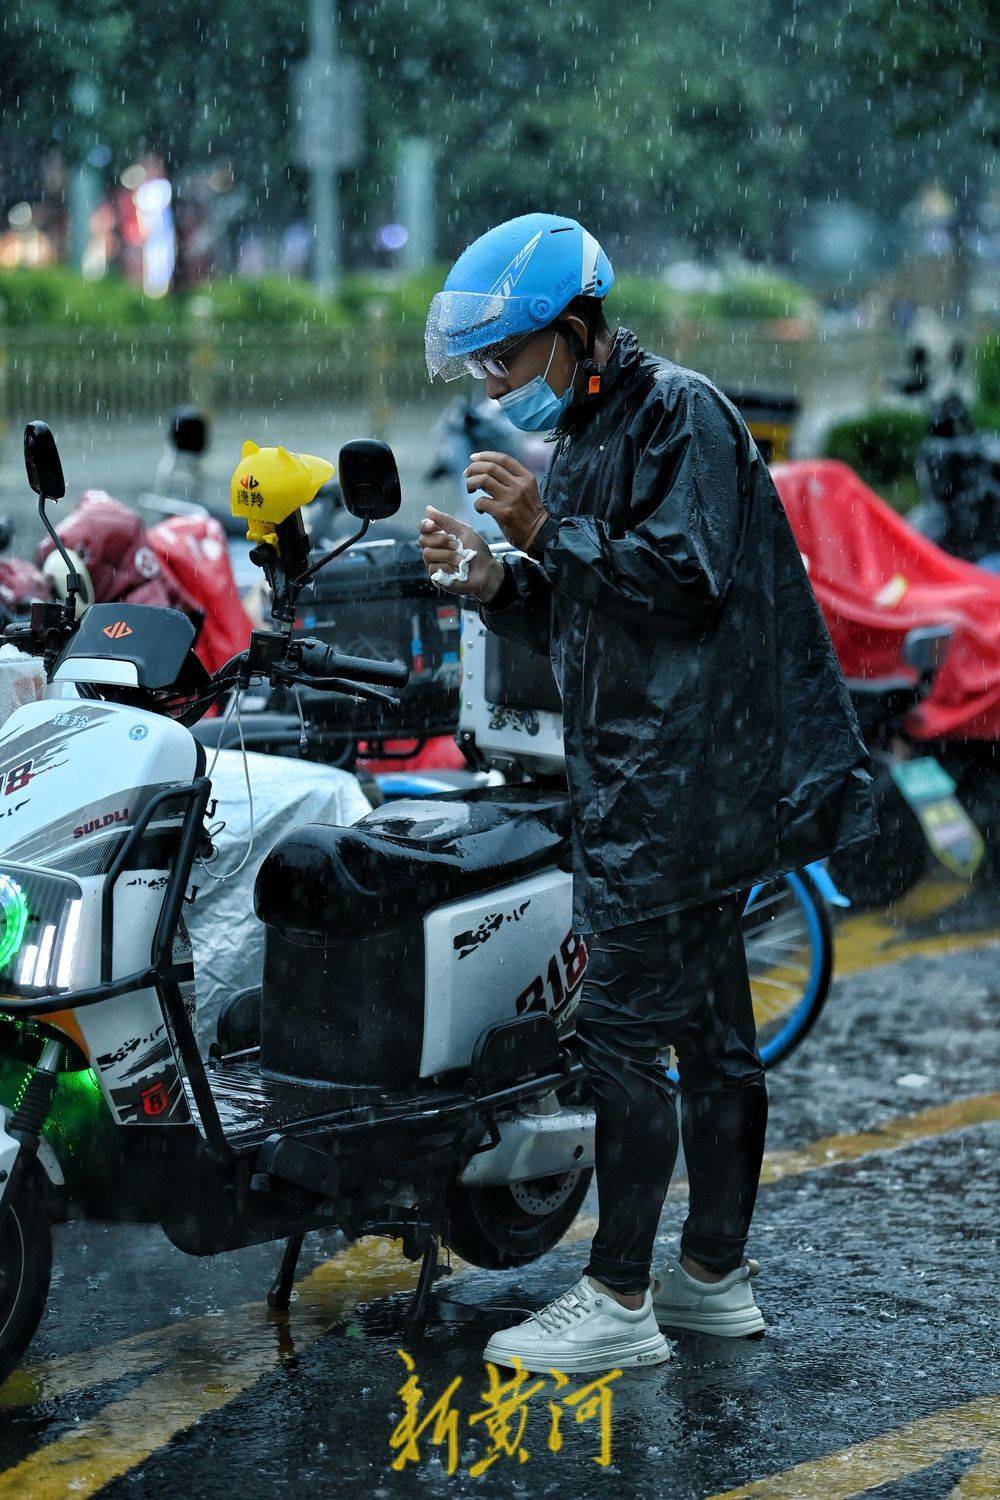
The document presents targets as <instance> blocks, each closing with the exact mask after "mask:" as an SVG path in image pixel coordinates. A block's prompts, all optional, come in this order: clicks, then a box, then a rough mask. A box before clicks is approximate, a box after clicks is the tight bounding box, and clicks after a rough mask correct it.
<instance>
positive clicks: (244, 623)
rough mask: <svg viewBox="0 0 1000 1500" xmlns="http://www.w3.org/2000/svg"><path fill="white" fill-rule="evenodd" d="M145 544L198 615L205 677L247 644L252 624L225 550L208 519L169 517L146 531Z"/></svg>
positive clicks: (223, 537)
mask: <svg viewBox="0 0 1000 1500" xmlns="http://www.w3.org/2000/svg"><path fill="white" fill-rule="evenodd" d="M149 543H150V546H151V547H152V548H153V550H154V551H155V553H156V555H157V557H158V558H159V560H160V563H161V564H162V566H163V567H164V569H166V570H168V571H169V572H170V573H172V574H173V576H174V577H175V578H177V579H179V581H180V582H181V584H182V585H183V586H184V588H186V589H187V591H188V593H189V594H191V596H192V597H193V598H194V599H195V600H196V601H197V603H198V605H199V606H200V608H201V609H202V610H203V611H204V614H205V620H204V624H203V625H202V627H201V631H200V632H199V635H198V640H197V643H196V645H195V650H196V651H197V653H198V655H199V656H200V657H201V660H202V662H203V663H204V665H205V666H206V667H207V668H208V670H209V671H210V672H216V671H218V669H219V667H221V666H223V665H224V663H225V662H227V661H228V660H229V658H230V657H231V656H235V655H236V653H237V652H238V651H245V650H246V648H247V647H248V646H249V644H250V632H251V631H252V630H253V621H252V620H251V618H250V616H249V615H248V614H247V612H246V610H245V609H244V608H243V603H242V600H241V599H240V595H239V590H238V589H237V587H236V580H235V579H234V578H233V570H232V567H231V565H230V562H229V551H228V549H227V547H226V534H225V532H224V531H223V529H222V526H221V525H220V524H219V522H218V521H217V520H216V519H215V517H214V516H208V515H204V516H201V515H198V516H171V517H170V518H169V520H166V521H158V522H157V524H156V525H155V526H151V527H150V528H149Z"/></svg>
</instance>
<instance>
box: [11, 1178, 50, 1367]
mask: <svg viewBox="0 0 1000 1500" xmlns="http://www.w3.org/2000/svg"><path fill="white" fill-rule="evenodd" d="M51 1274H52V1226H51V1224H50V1222H49V1215H48V1210H47V1208H46V1206H45V1194H44V1192H43V1190H42V1184H41V1182H40V1181H39V1179H38V1174H37V1171H31V1172H27V1173H25V1175H24V1176H23V1177H22V1178H21V1181H20V1183H19V1184H18V1188H17V1191H16V1193H15V1194H14V1199H13V1202H12V1203H11V1204H10V1206H9V1208H8V1211H7V1213H6V1214H5V1215H4V1218H3V1223H2V1225H0V1381H3V1380H6V1378H7V1376H8V1375H9V1374H10V1372H11V1370H13V1368H14V1366H15V1365H16V1364H17V1362H18V1360H19V1359H20V1358H21V1355H22V1354H23V1353H24V1351H25V1349H27V1347H28V1345H29V1344H30V1343H31V1340H32V1339H33V1338H34V1336H35V1330H36V1329H37V1327H38V1325H39V1323H40V1322H41V1320H42V1313H43V1312H44V1311H45V1299H46V1297H47V1296H48V1294H49V1278H50V1276H51Z"/></svg>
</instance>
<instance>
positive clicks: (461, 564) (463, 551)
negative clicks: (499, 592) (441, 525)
mask: <svg viewBox="0 0 1000 1500" xmlns="http://www.w3.org/2000/svg"><path fill="white" fill-rule="evenodd" d="M445 536H449V537H451V539H452V541H453V542H458V551H457V552H456V553H455V561H456V563H457V564H458V566H457V567H456V568H455V570H454V572H449V570H448V569H447V568H435V570H434V572H433V573H432V574H431V583H436V584H437V585H438V587H439V588H442V589H444V588H447V587H448V585H449V583H468V581H469V564H470V563H471V561H472V559H473V558H474V557H475V555H476V549H475V547H463V546H462V543H461V539H460V538H459V537H457V536H456V535H455V533H454V532H453V531H446V532H445Z"/></svg>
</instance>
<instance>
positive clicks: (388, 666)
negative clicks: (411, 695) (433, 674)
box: [298, 639, 410, 687]
mask: <svg viewBox="0 0 1000 1500" xmlns="http://www.w3.org/2000/svg"><path fill="white" fill-rule="evenodd" d="M298 648H299V652H300V654H301V660H302V666H303V669H304V671H305V672H306V673H307V674H308V675H309V676H310V677H313V678H316V677H340V678H343V679H344V680H346V681H348V682H371V683H378V684H379V685H380V686H382V687H405V686H406V684H407V682H408V681H409V680H410V669H409V667H405V666H404V665H403V663H402V662H399V661H372V660H369V659H368V658H366V657H363V656H339V655H338V654H337V652H336V651H334V649H333V647H332V646H326V645H324V644H323V642H322V641H315V640H311V639H305V640H300V641H299V642H298ZM306 686H308V687H314V686H316V684H315V683H307V684H306Z"/></svg>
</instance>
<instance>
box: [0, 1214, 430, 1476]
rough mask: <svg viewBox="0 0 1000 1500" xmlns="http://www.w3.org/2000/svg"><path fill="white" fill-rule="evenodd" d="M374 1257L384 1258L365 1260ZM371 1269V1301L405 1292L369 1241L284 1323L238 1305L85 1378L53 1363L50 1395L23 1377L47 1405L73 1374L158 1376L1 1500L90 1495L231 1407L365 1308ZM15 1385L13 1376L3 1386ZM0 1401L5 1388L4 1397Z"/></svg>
mask: <svg viewBox="0 0 1000 1500" xmlns="http://www.w3.org/2000/svg"><path fill="white" fill-rule="evenodd" d="M379 1247H381V1248H382V1250H383V1251H384V1252H387V1253H383V1254H382V1255H376V1254H375V1253H373V1252H374V1251H375V1250H377V1249H378V1248H379ZM354 1252H357V1253H354ZM376 1260H381V1261H383V1262H384V1265H383V1266H382V1267H381V1268H380V1270H379V1273H378V1286H377V1292H378V1294H379V1295H382V1296H387V1295H388V1294H389V1293H390V1292H397V1291H409V1290H411V1289H412V1287H413V1283H414V1267H413V1266H412V1265H411V1264H410V1263H409V1262H408V1261H405V1260H402V1259H401V1258H399V1257H397V1256H394V1255H393V1254H392V1252H391V1250H390V1248H389V1245H388V1243H387V1242H386V1241H368V1242H365V1244H359V1245H356V1246H351V1247H350V1249H349V1250H348V1251H346V1252H345V1254H344V1255H343V1256H340V1257H338V1259H337V1260H332V1261H325V1262H324V1263H323V1264H322V1265H320V1266H317V1268H316V1269H315V1270H314V1271H312V1272H311V1273H310V1274H309V1275H308V1276H306V1277H305V1278H304V1279H303V1280H302V1281H301V1282H300V1283H299V1286H298V1292H299V1298H298V1301H297V1302H296V1303H295V1304H294V1313H293V1315H292V1317H291V1318H289V1317H287V1316H283V1315H280V1316H279V1315H273V1314H269V1313H268V1311H267V1308H266V1306H265V1305H264V1304H263V1303H260V1302H247V1303H244V1304H243V1305H242V1306H239V1307H235V1308H233V1309H231V1310H230V1311H229V1312H227V1313H226V1314H225V1316H224V1317H221V1318H213V1317H201V1318H192V1319H189V1320H187V1321H185V1322H181V1323H174V1324H171V1325H169V1326H168V1327H167V1328H163V1329H159V1330H157V1331H156V1332H153V1333H148V1334H142V1335H139V1336H138V1337H137V1338H130V1339H125V1340H123V1341H122V1344H123V1345H125V1346H127V1347H125V1348H124V1349H123V1348H122V1346H121V1345H111V1346H109V1347H108V1348H107V1349H106V1350H96V1351H93V1355H94V1357H93V1360H92V1361H91V1363H90V1368H89V1370H88V1369H87V1368H86V1364H85V1366H84V1369H83V1370H82V1371H81V1370H79V1369H74V1359H75V1357H74V1356H69V1357H68V1358H67V1359H65V1360H55V1361H53V1362H52V1363H53V1364H54V1365H55V1366H56V1367H57V1368H56V1369H55V1370H54V1371H53V1374H54V1376H55V1379H54V1381H53V1383H52V1384H51V1385H50V1384H49V1380H48V1372H47V1370H46V1367H45V1366H36V1367H35V1369H33V1370H30V1371H26V1372H24V1377H21V1378H22V1379H23V1378H27V1379H28V1380H29V1381H31V1380H35V1381H37V1383H38V1386H39V1388H40V1390H39V1394H44V1395H45V1396H51V1395H54V1394H66V1393H67V1392H72V1391H73V1390H77V1389H80V1385H81V1383H80V1381H79V1379H78V1378H77V1376H78V1374H80V1373H84V1374H86V1375H87V1376H88V1377H93V1378H94V1379H95V1382H99V1381H101V1380H110V1379H117V1378H119V1377H121V1376H122V1375H125V1374H131V1373H135V1372H137V1371H138V1372H140V1373H141V1372H143V1371H145V1370H147V1369H149V1368H150V1367H151V1365H152V1364H153V1363H157V1364H160V1365H162V1366H164V1368H162V1369H160V1370H158V1371H157V1373H155V1374H152V1375H150V1377H149V1379H147V1380H144V1381H143V1382H142V1384H141V1385H139V1386H138V1387H137V1388H136V1389H135V1390H133V1391H130V1392H129V1393H128V1394H127V1395H125V1396H123V1397H121V1398H120V1399H119V1400H117V1401H112V1402H110V1403H109V1404H108V1405H107V1406H105V1407H102V1408H101V1410H100V1411H99V1412H98V1413H97V1414H96V1416H94V1417H92V1418H91V1419H90V1420H89V1421H87V1422H81V1423H80V1424H79V1426H77V1427H74V1428H73V1429H71V1430H70V1431H68V1432H65V1433H63V1434H62V1435H61V1436H60V1437H58V1438H56V1439H55V1440H54V1441H53V1442H51V1443H47V1444H45V1445H43V1446H42V1447H41V1448H38V1449H36V1450H35V1452H34V1453H32V1454H30V1455H29V1456H28V1457H27V1458H25V1459H23V1460H22V1462H21V1463H19V1464H15V1465H14V1467H13V1468H10V1469H7V1470H5V1471H4V1472H3V1473H2V1474H0V1497H2V1500H8V1497H10V1500H13V1497H15V1496H16V1497H21V1496H24V1495H30V1496H31V1500H56V1497H59V1500H62V1497H65V1496H66V1495H67V1494H72V1495H73V1496H74V1497H78V1496H79V1497H85V1496H88V1495H93V1494H96V1493H97V1491H98V1490H100V1489H102V1488H103V1487H104V1485H106V1484H110V1483H111V1481H112V1480H113V1479H116V1478H118V1477H120V1476H121V1475H122V1474H126V1473H128V1471H129V1469H134V1468H135V1467H136V1465H137V1464H141V1463H144V1462H145V1460H146V1459H147V1458H149V1457H150V1456H151V1454H153V1453H155V1452H156V1451H157V1449H159V1448H162V1447H163V1446H164V1444H166V1443H168V1442H169V1441H170V1439H171V1438H173V1437H175V1436H176V1435H177V1434H178V1433H179V1432H183V1431H185V1430H186V1429H187V1428H188V1427H192V1426H194V1424H195V1423H196V1422H197V1421H198V1420H199V1419H200V1418H201V1417H203V1416H206V1415H207V1414H208V1413H209V1412H213V1411H218V1410H219V1408H220V1407H223V1406H226V1405H228V1403H229V1402H230V1401H233V1400H235V1398H236V1397H237V1396H239V1395H240V1394H241V1393H242V1392H243V1391H245V1390H247V1389H248V1388H249V1387H250V1386H252V1385H255V1384H256V1382H257V1381H258V1380H260V1379H261V1378H262V1377H263V1376H265V1375H268V1374H270V1373H271V1372H272V1371H274V1370H276V1369H278V1368H279V1367H280V1365H281V1363H282V1362H283V1360H285V1359H287V1358H290V1357H291V1356H292V1355H297V1354H300V1353H301V1352H302V1350H303V1349H304V1348H306V1347H307V1346H308V1345H309V1344H311V1343H313V1342H314V1341H315V1340H316V1339H318V1338H320V1337H321V1336H322V1335H323V1334H324V1333H327V1332H329V1331H330V1329H331V1328H332V1327H334V1326H335V1325H336V1324H337V1323H339V1322H340V1321H342V1319H343V1318H344V1316H345V1314H347V1313H350V1312H351V1311H352V1309H353V1308H355V1307H356V1306H357V1304H358V1303H359V1302H362V1301H369V1300H370V1299H371V1297H372V1291H373V1289H372V1285H371V1281H370V1279H369V1280H368V1281H367V1282H366V1281H365V1279H364V1277H363V1275H359V1272H363V1271H364V1269H365V1264H366V1262H371V1261H376ZM143 1345H145V1348H143ZM122 1355H124V1358H122V1357H121V1356H122ZM84 1360H85V1361H86V1356H84ZM167 1361H169V1363H167ZM18 1381H19V1377H18V1376H13V1377H12V1378H11V1380H10V1382H9V1383H8V1384H9V1385H15V1383H17V1382H18ZM22 1389H23V1386H22ZM6 1391H7V1388H6V1387H5V1388H4V1392H3V1394H4V1396H6ZM32 1399H38V1396H37V1395H36V1396H35V1397H33V1398H32ZM17 1404H20V1403H17Z"/></svg>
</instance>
